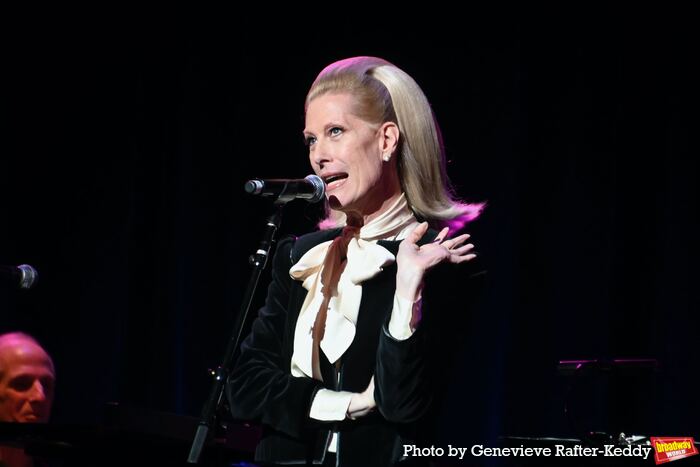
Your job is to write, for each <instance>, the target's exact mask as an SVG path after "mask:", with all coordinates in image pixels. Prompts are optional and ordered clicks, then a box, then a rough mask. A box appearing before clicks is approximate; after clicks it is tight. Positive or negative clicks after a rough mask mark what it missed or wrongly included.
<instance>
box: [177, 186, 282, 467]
mask: <svg viewBox="0 0 700 467" xmlns="http://www.w3.org/2000/svg"><path fill="white" fill-rule="evenodd" d="M290 200H291V198H290V199H285V198H283V197H280V199H278V200H277V201H276V202H275V212H274V213H273V214H272V215H271V216H270V217H269V218H268V220H267V225H266V227H265V232H264V234H263V238H262V241H261V242H260V246H259V247H258V250H257V251H256V252H255V253H254V254H252V255H250V258H249V259H248V261H249V262H250V264H251V265H252V266H253V271H252V273H251V275H250V279H249V281H248V287H247V288H246V291H245V295H244V296H243V301H242V303H241V309H240V311H239V312H238V315H237V316H236V321H235V323H234V325H233V332H232V334H231V338H230V339H229V342H228V345H227V347H226V352H225V353H224V358H223V360H222V362H221V365H219V366H218V368H217V369H216V370H215V371H212V376H213V377H214V381H213V383H212V387H211V391H210V393H209V398H208V399H207V401H206V403H205V404H204V408H203V409H202V416H201V418H200V420H199V425H198V426H197V431H196V433H195V435H194V439H193V441H192V446H191V448H190V453H189V457H188V458H187V462H188V463H190V464H196V463H198V462H199V457H200V454H201V453H202V448H203V447H204V443H205V442H206V440H207V436H208V434H209V430H210V429H211V427H212V425H213V424H214V422H215V420H216V412H217V410H218V409H219V407H220V405H221V400H222V398H223V394H224V385H225V384H226V380H227V379H228V374H229V371H230V369H231V365H232V363H233V355H234V353H235V352H236V349H238V345H239V341H240V338H241V332H242V331H243V325H244V323H245V322H246V318H247V316H248V311H249V309H250V304H251V302H252V301H253V296H254V295H255V289H256V288H257V286H258V280H259V279H260V274H261V273H262V271H263V269H265V265H266V264H267V258H268V256H269V254H270V248H271V247H272V243H273V242H274V238H275V233H276V232H277V229H278V228H279V226H280V223H281V222H282V209H283V208H284V206H285V204H286V203H287V202H288V201H290Z"/></svg>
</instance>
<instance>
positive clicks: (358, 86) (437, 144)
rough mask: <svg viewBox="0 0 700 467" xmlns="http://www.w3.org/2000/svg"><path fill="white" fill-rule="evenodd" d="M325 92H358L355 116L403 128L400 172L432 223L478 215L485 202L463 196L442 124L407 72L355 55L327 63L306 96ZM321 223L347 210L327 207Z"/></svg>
mask: <svg viewBox="0 0 700 467" xmlns="http://www.w3.org/2000/svg"><path fill="white" fill-rule="evenodd" d="M327 93H349V94H351V95H352V96H354V97H355V108H354V109H353V111H354V113H355V115H357V116H358V117H360V118H362V119H363V120H366V121H368V122H370V123H376V124H380V125H381V124H382V123H384V122H388V121H391V122H394V123H396V124H397V125H398V127H399V132H400V137H399V147H398V149H397V152H398V171H399V180H400V182H401V188H402V190H403V191H404V193H405V195H406V200H407V202H408V205H409V206H410V208H411V209H412V210H413V213H414V214H415V215H416V217H418V218H419V219H421V220H425V221H428V222H429V223H430V224H431V226H432V227H433V228H442V227H445V226H448V227H449V228H450V230H451V231H456V230H459V229H460V228H462V226H464V224H465V223H467V222H469V221H471V220H474V219H475V218H477V217H478V216H479V214H480V212H481V210H482V209H483V208H484V205H485V204H484V203H477V204H468V203H464V202H462V201H460V200H459V199H458V198H457V197H456V195H455V193H454V190H453V188H452V185H451V183H450V180H449V178H448V177H447V171H446V159H445V152H444V148H443V145H442V138H441V135H440V128H439V127H438V124H437V121H436V119H435V116H434V115H433V112H432V110H431V108H430V104H429V102H428V99H427V98H426V97H425V94H424V93H423V91H422V90H421V88H420V87H419V86H418V84H417V83H416V82H415V81H414V80H413V78H411V76H409V75H408V74H407V73H406V72H404V71H403V70H401V69H400V68H398V67H396V66H395V65H393V64H391V63H389V62H387V61H386V60H383V59H381V58H377V57H353V58H347V59H345V60H340V61H337V62H335V63H332V64H330V65H328V66H327V67H326V68H324V69H323V70H322V71H321V73H319V75H318V77H317V78H316V80H315V81H314V82H313V84H312V85H311V89H310V90H309V92H308V94H307V95H306V103H305V109H307V108H308V105H309V102H311V101H312V100H313V99H315V98H316V97H318V96H321V95H324V94H327ZM328 212H329V215H328V218H327V219H325V220H324V221H322V222H321V224H319V226H320V227H321V228H329V227H338V226H340V225H343V224H344V223H345V215H344V214H343V213H341V212H338V211H333V210H330V209H328Z"/></svg>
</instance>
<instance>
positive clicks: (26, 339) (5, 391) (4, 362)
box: [0, 332, 56, 422]
mask: <svg viewBox="0 0 700 467" xmlns="http://www.w3.org/2000/svg"><path fill="white" fill-rule="evenodd" d="M55 380H56V372H55V370H54V366H53V361H52V360H51V357H50V356H49V355H48V354H47V353H46V351H45V350H44V349H43V348H42V347H41V345H39V343H38V342H37V341H36V339H34V338H33V337H31V336H29V335H27V334H24V333H21V332H13V333H8V334H3V335H0V421H4V422H46V421H48V419H49V415H50V413H51V405H52V404H53V396H54V382H55Z"/></svg>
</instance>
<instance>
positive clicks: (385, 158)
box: [382, 154, 391, 162]
mask: <svg viewBox="0 0 700 467" xmlns="http://www.w3.org/2000/svg"><path fill="white" fill-rule="evenodd" d="M382 159H384V162H389V159H391V155H389V154H384V157H382Z"/></svg>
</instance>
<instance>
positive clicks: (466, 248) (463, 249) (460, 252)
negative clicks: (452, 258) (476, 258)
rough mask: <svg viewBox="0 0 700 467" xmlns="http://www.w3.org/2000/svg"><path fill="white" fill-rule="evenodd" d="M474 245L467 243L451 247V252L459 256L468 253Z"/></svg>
mask: <svg viewBox="0 0 700 467" xmlns="http://www.w3.org/2000/svg"><path fill="white" fill-rule="evenodd" d="M473 248H474V245H473V244H472V243H467V244H466V245H464V246H461V247H459V248H452V249H450V253H451V254H453V255H457V256H463V255H464V254H465V253H467V252H468V251H469V250H471V249H473Z"/></svg>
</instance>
